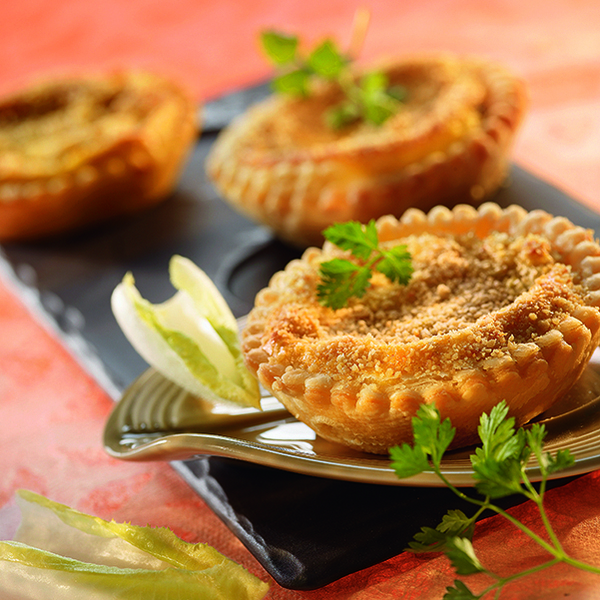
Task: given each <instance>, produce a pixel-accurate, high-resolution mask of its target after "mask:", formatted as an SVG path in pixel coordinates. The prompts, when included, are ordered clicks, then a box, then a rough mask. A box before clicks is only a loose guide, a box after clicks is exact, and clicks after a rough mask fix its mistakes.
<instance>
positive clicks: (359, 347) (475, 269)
mask: <svg viewBox="0 0 600 600" xmlns="http://www.w3.org/2000/svg"><path fill="white" fill-rule="evenodd" d="M398 243H404V244H406V245H407V246H408V249H409V251H410V253H411V255H412V257H413V267H414V274H413V277H412V279H411V281H410V283H409V284H408V285H407V286H401V285H397V284H393V283H390V282H389V281H388V280H387V279H386V278H385V277H384V276H383V275H381V274H375V276H374V278H373V280H372V285H371V287H370V288H369V289H368V291H367V293H366V294H365V296H364V297H363V298H362V299H354V300H351V302H350V304H349V305H348V307H347V308H344V309H340V310H337V311H333V310H331V309H328V308H325V307H323V306H321V305H319V304H318V303H317V300H316V294H315V289H316V285H317V283H318V264H319V261H320V260H327V259H328V258H331V254H335V255H343V253H342V252H341V251H338V250H336V249H331V250H329V251H328V255H326V256H322V257H321V258H315V259H314V260H311V261H297V262H296V263H294V264H293V265H292V266H291V268H290V269H289V270H288V271H286V272H285V273H282V274H279V275H278V277H276V278H275V280H274V281H273V282H272V284H271V285H272V287H273V288H274V289H275V290H276V291H277V294H278V295H279V299H278V301H277V303H276V304H277V306H276V307H274V306H273V305H272V303H271V302H270V301H271V300H272V298H271V297H270V296H269V294H270V292H268V291H267V292H265V295H263V296H261V295H259V297H258V298H257V310H259V311H261V310H267V311H268V312H270V313H271V314H270V316H269V318H268V319H267V327H266V329H265V331H264V335H263V339H262V343H263V348H264V349H265V351H266V352H267V353H268V354H270V355H271V356H272V357H273V358H275V359H276V361H277V363H278V364H285V365H288V367H287V368H288V369H295V368H302V369H305V370H308V372H309V373H325V374H327V375H328V376H330V377H331V378H332V379H333V380H334V381H338V382H343V381H346V382H347V385H349V386H357V387H360V386H363V385H364V384H368V383H369V382H375V381H379V382H381V379H382V378H385V379H386V380H387V383H388V384H390V385H394V384H395V383H398V382H400V381H401V379H402V377H403V376H404V375H405V374H408V373H410V374H411V377H413V378H414V377H415V373H422V375H423V377H429V378H431V377H434V378H441V379H444V377H445V376H446V375H447V376H448V377H450V376H451V375H452V372H453V371H455V370H456V369H469V368H470V367H471V366H474V365H475V364H476V363H477V364H481V361H485V360H486V359H497V360H501V359H502V357H503V356H504V355H505V354H506V353H507V352H508V351H509V349H510V347H511V346H514V345H516V344H527V343H529V342H535V340H536V339H538V338H539V337H540V336H542V335H544V334H546V333H548V332H549V331H550V330H551V329H553V328H554V327H555V326H556V325H557V324H558V323H559V322H560V321H561V320H562V319H564V318H565V315H568V314H570V313H572V311H573V310H574V308H575V307H576V306H579V305H582V304H583V303H584V302H583V292H582V290H581V287H580V286H579V285H578V284H576V283H575V282H574V281H573V277H572V275H571V271H570V267H568V266H567V265H565V264H563V263H561V262H559V261H558V260H557V259H556V258H555V257H554V256H553V254H552V248H551V244H550V242H549V241H548V240H547V239H546V238H545V237H542V236H538V235H535V234H528V235H527V236H525V237H516V238H515V237H511V236H509V235H508V234H505V233H499V232H495V233H493V234H491V235H490V236H488V237H486V238H484V239H480V238H478V237H477V236H476V235H474V234H467V235H464V236H451V235H447V236H446V235H435V234H429V233H428V234H419V235H413V236H410V237H407V238H404V239H400V240H395V242H394V244H398ZM349 375H351V378H350V379H349V378H348V376H349ZM417 377H418V375H417Z"/></svg>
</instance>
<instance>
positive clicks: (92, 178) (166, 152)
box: [0, 72, 198, 242]
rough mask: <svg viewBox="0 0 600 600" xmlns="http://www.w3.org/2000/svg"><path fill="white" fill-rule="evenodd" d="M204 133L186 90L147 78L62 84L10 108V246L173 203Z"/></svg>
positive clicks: (2, 146) (2, 148) (1, 147)
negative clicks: (173, 194) (166, 201)
mask: <svg viewBox="0 0 600 600" xmlns="http://www.w3.org/2000/svg"><path fill="white" fill-rule="evenodd" d="M197 133H198V123H197V106H196V104H195V103H194V102H193V100H192V99H191V98H190V97H189V96H188V95H187V93H186V92H185V91H183V90H182V89H181V88H180V87H179V85H177V84H175V83H174V82H171V81H169V80H167V79H165V78H163V77H160V76H157V75H154V74H150V73H145V72H120V73H111V74H107V75H98V76H82V77H73V78H67V79H54V80H48V81H44V82H41V83H37V84H34V85H32V86H31V87H30V88H28V89H26V90H23V91H21V92H18V93H15V94H13V95H11V96H9V97H5V98H3V99H2V100H0V241H3V242H5V241H12V240H32V239H36V238H40V237H43V236H48V235H51V234H59V233H63V232H66V231H70V230H74V229H77V228H79V227H82V226H85V225H89V224H92V223H96V222H99V221H104V220H107V219H110V218H112V217H116V216H118V215H124V214H130V213H135V212H137V211H139V210H141V209H143V208H146V207H149V206H152V205H154V204H156V203H158V202H160V201H162V200H164V199H165V198H166V197H167V196H168V194H169V193H170V191H171V190H172V187H173V185H174V183H175V181H176V180H177V178H178V176H179V173H180V170H181V167H182V165H183V162H184V160H185V159H186V158H187V155H188V152H189V150H190V148H191V145H192V143H193V142H194V140H195V138H196V135H197Z"/></svg>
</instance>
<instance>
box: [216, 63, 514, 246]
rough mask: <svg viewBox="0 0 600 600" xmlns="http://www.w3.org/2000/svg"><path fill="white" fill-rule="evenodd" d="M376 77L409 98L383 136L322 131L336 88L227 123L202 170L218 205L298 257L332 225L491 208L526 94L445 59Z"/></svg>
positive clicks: (487, 71)
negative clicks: (410, 212)
mask: <svg viewBox="0 0 600 600" xmlns="http://www.w3.org/2000/svg"><path fill="white" fill-rule="evenodd" d="M379 70H380V71H381V72H383V73H385V74H386V75H387V77H388V79H389V82H390V84H391V85H392V86H401V87H402V88H403V89H404V90H405V95H406V97H405V100H404V102H403V103H402V105H401V106H400V108H399V110H398V111H397V112H396V113H395V114H394V115H393V116H392V117H390V118H389V119H387V120H386V121H385V122H384V123H383V124H382V125H380V126H377V125H372V124H367V123H364V122H358V123H355V124H353V125H349V126H346V127H343V128H341V129H332V128H330V127H329V126H327V124H326V123H325V119H324V115H325V114H326V111H327V110H328V109H330V108H331V107H333V106H336V105H338V103H339V102H340V101H341V99H342V93H341V91H340V88H339V86H337V85H335V84H333V83H329V84H322V85H318V86H316V87H315V89H313V91H312V93H311V95H310V96H309V97H308V98H295V97H290V96H283V95H276V96H273V97H270V98H268V99H267V100H265V101H263V102H261V103H259V104H257V105H255V106H254V107H252V108H251V109H250V110H249V111H247V113H246V114H244V115H242V116H241V118H239V119H238V120H237V121H234V123H232V124H231V126H230V127H229V128H228V129H226V130H224V131H223V132H222V133H221V135H220V136H219V138H218V139H217V141H216V143H215V145H214V146H213V149H212V151H211V154H210V155H209V158H208V161H207V172H208V174H209V176H210V177H211V178H212V180H213V182H214V184H215V186H216V187H217V189H218V190H219V191H220V193H221V194H222V196H223V197H224V198H225V199H226V200H228V201H229V202H231V203H232V204H233V205H234V206H235V207H236V208H238V209H239V210H240V211H242V212H243V213H245V214H246V215H248V216H249V217H250V218H252V219H254V220H256V221H257V222H260V223H263V224H266V225H267V226H269V227H270V228H272V229H273V230H274V231H275V232H276V233H277V234H278V235H279V236H280V237H281V238H283V239H285V240H287V241H289V242H291V243H293V244H295V245H298V246H306V245H311V244H317V245H320V244H321V243H322V241H323V238H322V235H321V232H322V231H323V230H324V229H325V228H326V227H327V226H329V225H331V224H332V223H334V222H343V221H349V220H356V221H361V222H367V221H368V220H370V219H372V218H378V217H380V216H382V215H386V214H391V215H395V216H400V215H401V214H402V213H404V211H405V210H407V209H408V208H410V207H417V208H421V209H423V210H429V209H431V208H432V207H433V206H435V205H437V204H444V205H455V204H457V203H469V204H472V203H474V204H480V203H481V202H483V201H484V200H485V199H487V198H489V197H490V196H491V194H493V192H495V191H496V190H497V188H498V187H499V186H500V185H501V183H502V182H503V181H504V179H505V177H506V174H507V160H508V154H509V151H510V147H511V144H512V141H513V139H514V136H515V133H516V131H517V129H518V127H519V125H520V123H521V121H522V118H523V115H524V112H525V110H526V92H525V88H524V85H523V83H522V82H521V81H520V80H519V79H518V78H516V77H515V76H514V75H512V74H511V73H509V72H508V71H507V70H505V69H504V68H503V67H501V66H499V65H497V64H495V63H491V62H488V61H484V60H480V59H471V58H460V57H456V56H451V55H434V56H425V57H412V58H408V59H406V60H404V61H398V62H393V63H390V64H384V65H382V66H381V69H379ZM357 77H360V74H358V75H357Z"/></svg>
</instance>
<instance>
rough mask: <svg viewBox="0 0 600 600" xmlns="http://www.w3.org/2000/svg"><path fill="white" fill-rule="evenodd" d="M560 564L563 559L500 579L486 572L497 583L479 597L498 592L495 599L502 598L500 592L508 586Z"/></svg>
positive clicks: (550, 561)
mask: <svg viewBox="0 0 600 600" xmlns="http://www.w3.org/2000/svg"><path fill="white" fill-rule="evenodd" d="M560 562H562V561H561V559H559V558H553V559H551V560H549V561H547V562H545V563H542V564H540V565H536V566H535V567H531V568H530V569H527V570H525V571H521V572H520V573H515V574H514V575H508V576H507V577H500V576H498V575H496V574H495V573H492V572H491V571H487V570H486V571H485V572H486V574H487V575H489V576H490V577H492V578H493V579H495V580H496V581H494V583H493V584H492V585H490V586H489V587H487V588H486V589H485V590H483V592H481V594H479V595H478V596H477V597H478V598H484V597H485V596H486V595H487V594H489V593H490V592H492V591H494V590H496V595H495V597H496V598H498V597H499V596H500V592H501V591H502V588H503V587H504V586H505V585H506V584H508V583H513V582H514V581H517V580H519V579H522V578H523V577H527V576H529V575H533V574H534V573H537V572H539V571H543V570H544V569H548V568H550V567H553V566H554V565H557V564H559V563H560Z"/></svg>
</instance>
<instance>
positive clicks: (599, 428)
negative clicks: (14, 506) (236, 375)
mask: <svg viewBox="0 0 600 600" xmlns="http://www.w3.org/2000/svg"><path fill="white" fill-rule="evenodd" d="M262 404H263V408H264V410H263V411H258V410H255V409H241V408H230V407H221V406H220V407H215V406H212V405H210V404H209V403H205V402H203V401H201V400H200V401H199V400H198V399H197V398H194V397H192V396H190V395H189V394H187V393H186V392H184V391H182V390H181V388H179V387H178V386H176V385H175V384H173V383H171V382H170V381H168V380H167V379H165V378H164V377H163V376H162V375H160V374H158V373H157V372H155V371H154V370H152V369H149V370H148V371H146V372H145V373H144V374H142V375H141V376H140V377H139V378H138V379H137V380H136V381H135V382H134V383H133V384H132V385H131V386H130V387H129V389H127V391H126V392H125V394H124V395H123V398H122V399H121V400H120V402H119V403H118V404H117V405H116V407H115V409H114V410H113V413H112V414H111V416H110V418H109V420H108V422H107V424H106V428H105V431H104V445H105V448H106V450H107V452H108V453H109V454H110V455H111V456H114V457H116V458H120V459H123V460H137V461H151V460H167V461H173V460H185V459H190V458H193V457H197V456H202V455H211V456H225V457H231V458H236V459H239V460H244V461H248V462H251V463H256V464H260V465H265V466H269V467H274V468H278V469H285V470H288V471H293V472H297V473H303V474H305V475H316V476H321V477H329V478H334V479H343V480H347V481H360V482H365V483H379V484H388V485H412V486H438V485H441V484H440V482H439V480H438V478H437V477H436V476H435V475H434V474H432V473H423V474H421V475H418V476H416V477H412V478H410V479H404V480H399V479H398V478H397V477H396V476H395V474H394V472H393V471H392V469H391V468H390V465H389V460H388V458H387V457H386V456H376V455H371V454H364V453H361V452H357V451H355V450H351V449H348V448H345V447H343V446H339V445H337V444H334V443H331V442H327V441H325V440H323V439H321V438H319V437H317V436H316V434H315V433H314V432H313V431H312V430H311V429H310V428H309V427H307V426H306V425H304V424H303V423H300V422H298V421H297V420H296V419H294V418H293V417H292V416H291V415H290V414H289V413H288V412H287V411H286V410H285V409H284V408H283V407H282V406H281V404H279V403H278V402H277V401H276V400H275V399H274V398H272V397H269V396H265V397H264V398H263V400H262ZM538 420H541V421H543V422H544V423H545V424H546V427H547V429H548V436H547V438H546V448H547V450H549V451H551V452H553V451H556V450H558V449H561V448H569V449H570V450H571V452H572V453H573V455H574V457H575V464H574V465H573V467H571V468H570V469H569V470H567V471H561V472H560V473H557V474H555V475H554V477H565V476H568V475H576V474H581V473H586V472H589V471H593V470H595V469H598V468H600V356H599V355H598V352H597V353H596V354H595V355H594V358H593V359H592V362H591V363H590V366H589V367H588V368H587V370H586V371H585V373H584V375H583V377H582V378H581V380H580V381H579V383H578V384H577V385H576V386H575V388H574V389H573V390H572V391H571V392H570V393H569V395H568V397H565V398H564V399H562V400H561V401H560V402H559V403H558V404H557V405H555V406H554V407H553V408H552V409H551V411H548V412H546V413H545V414H544V415H542V417H541V418H540V419H538ZM469 454H470V450H462V451H456V452H451V453H448V454H447V455H446V457H445V459H444V461H443V464H442V466H443V471H444V474H445V475H446V477H447V478H448V480H449V481H450V482H452V483H453V484H454V485H457V486H470V485H473V479H472V477H471V473H472V471H471V466H470V461H469ZM529 476H530V477H531V478H532V479H533V480H536V479H539V471H538V469H537V467H536V464H535V463H532V464H531V466H530V467H529Z"/></svg>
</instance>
